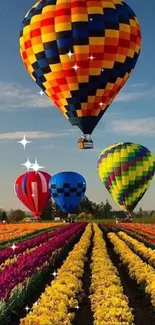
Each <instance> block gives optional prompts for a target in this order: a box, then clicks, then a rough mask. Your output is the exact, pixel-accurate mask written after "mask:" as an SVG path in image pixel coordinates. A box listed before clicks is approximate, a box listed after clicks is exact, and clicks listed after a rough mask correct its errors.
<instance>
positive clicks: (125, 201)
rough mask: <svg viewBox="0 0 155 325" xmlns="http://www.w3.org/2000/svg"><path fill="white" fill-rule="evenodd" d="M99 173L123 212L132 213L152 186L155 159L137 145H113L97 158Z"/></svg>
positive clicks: (128, 143)
mask: <svg viewBox="0 0 155 325" xmlns="http://www.w3.org/2000/svg"><path fill="white" fill-rule="evenodd" d="M97 168H98V174H99V177H100V179H101V181H102V183H103V184H104V185H105V187H106V188H107V190H108V191H109V193H110V194H111V196H112V197H113V199H114V200H115V202H116V203H117V204H118V205H119V207H120V208H121V209H122V210H125V211H126V212H132V211H133V210H134V208H135V207H136V205H137V204H138V202H139V201H140V200H141V198H142V197H143V195H144V194H145V192H146V191H147V189H148V187H149V186H150V184H151V181H152V178H153V176H154V172H155V157H154V155H153V154H152V153H151V152H150V151H149V150H148V149H147V148H145V147H144V146H141V145H139V144H136V143H131V142H124V143H116V144H114V145H111V146H109V147H106V148H105V149H104V150H103V151H102V152H101V154H100V156H99V158H98V164H97Z"/></svg>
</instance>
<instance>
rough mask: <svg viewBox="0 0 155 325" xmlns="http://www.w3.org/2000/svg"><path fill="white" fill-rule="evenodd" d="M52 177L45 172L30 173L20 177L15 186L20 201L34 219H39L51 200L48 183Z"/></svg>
mask: <svg viewBox="0 0 155 325" xmlns="http://www.w3.org/2000/svg"><path fill="white" fill-rule="evenodd" d="M50 178H51V176H50V175H49V174H47V173H45V172H41V171H38V172H35V171H30V172H27V173H25V174H22V175H21V176H19V177H18V178H17V179H16V181H15V184H14V190H15V193H16V196H17V197H18V199H19V200H20V201H21V202H22V203H23V204H24V205H25V206H26V207H27V208H28V209H29V210H30V211H31V212H32V214H33V216H34V217H39V216H40V215H41V213H42V210H43V208H44V207H45V205H46V204H47V203H48V201H49V199H50V191H49V188H48V183H49V180H50Z"/></svg>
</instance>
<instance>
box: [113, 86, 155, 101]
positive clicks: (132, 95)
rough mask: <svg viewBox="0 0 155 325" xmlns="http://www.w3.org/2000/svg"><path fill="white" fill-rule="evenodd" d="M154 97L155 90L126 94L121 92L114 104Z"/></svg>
mask: <svg viewBox="0 0 155 325" xmlns="http://www.w3.org/2000/svg"><path fill="white" fill-rule="evenodd" d="M154 97H155V88H152V89H149V90H148V89H147V90H144V89H143V90H140V91H128V92H123V91H122V92H121V93H120V94H118V96H117V97H116V99H115V100H114V101H115V102H131V101H134V100H137V99H140V98H147V99H148V98H154Z"/></svg>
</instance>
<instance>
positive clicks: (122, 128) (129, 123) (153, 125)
mask: <svg viewBox="0 0 155 325" xmlns="http://www.w3.org/2000/svg"><path fill="white" fill-rule="evenodd" d="M109 130H110V132H111V131H113V132H115V133H124V134H131V135H145V136H147V135H148V136H151V135H155V117H148V118H140V119H124V120H117V121H112V122H111V123H110V126H109ZM107 132H108V130H107Z"/></svg>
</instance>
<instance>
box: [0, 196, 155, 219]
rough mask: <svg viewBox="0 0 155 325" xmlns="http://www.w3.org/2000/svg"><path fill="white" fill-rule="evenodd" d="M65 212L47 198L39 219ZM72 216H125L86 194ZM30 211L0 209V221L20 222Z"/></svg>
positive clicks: (141, 214)
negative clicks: (92, 199) (47, 200)
mask: <svg viewBox="0 0 155 325" xmlns="http://www.w3.org/2000/svg"><path fill="white" fill-rule="evenodd" d="M67 215H68V214H66V213H63V212H62V211H61V210H60V209H59V207H58V206H57V205H56V204H55V203H54V202H53V201H52V199H50V200H49V202H48V204H47V205H46V206H45V208H44V210H43V212H42V215H41V218H40V219H41V220H42V221H50V220H54V219H55V218H60V219H66V218H67ZM132 215H133V217H137V218H142V217H144V216H145V217H152V216H155V211H151V212H146V211H145V213H144V211H143V210H142V208H140V209H139V211H138V212H134V213H133V214H132ZM73 216H74V217H76V218H78V219H79V220H80V219H90V220H91V219H112V218H125V217H126V215H125V213H124V212H123V211H115V210H113V209H112V206H111V205H110V203H109V201H108V200H106V202H105V203H104V202H101V203H99V204H98V203H96V202H93V201H91V200H90V199H89V198H88V197H87V196H84V198H83V200H82V201H81V203H80V204H79V206H78V208H77V211H76V212H75V214H74V215H73ZM31 217H32V215H31V213H26V212H24V211H22V210H20V209H17V210H11V211H10V212H9V213H8V214H6V212H5V211H0V222H4V220H6V221H7V222H10V223H11V222H21V221H24V220H25V221H26V220H27V219H29V218H31Z"/></svg>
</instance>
